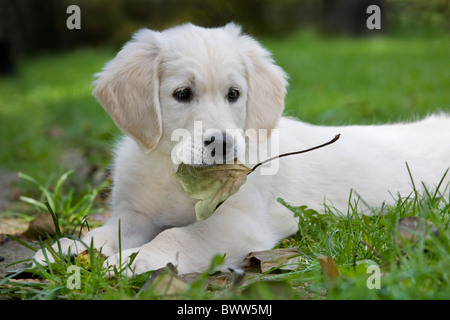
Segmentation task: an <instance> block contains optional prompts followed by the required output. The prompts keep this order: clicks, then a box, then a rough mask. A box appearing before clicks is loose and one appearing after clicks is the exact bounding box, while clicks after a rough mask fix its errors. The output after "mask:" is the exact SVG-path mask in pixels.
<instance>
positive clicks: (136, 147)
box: [35, 24, 450, 273]
mask: <svg viewBox="0 0 450 320" xmlns="http://www.w3.org/2000/svg"><path fill="white" fill-rule="evenodd" d="M95 84H96V88H95V90H94V95H95V96H96V97H97V99H98V101H99V102H100V103H101V105H102V106H103V107H104V108H105V109H106V111H107V112H108V113H109V114H110V116H111V117H112V119H113V120H114V121H115V123H116V124H117V126H118V127H120V128H121V129H122V130H123V132H125V133H126V134H127V137H125V138H124V139H123V140H122V141H121V142H120V143H119V144H118V146H117V149H116V152H115V161H114V187H113V191H112V208H113V215H112V218H111V219H110V220H109V221H108V222H107V223H106V224H105V225H104V226H102V227H100V228H98V229H95V230H93V231H91V232H89V233H88V234H87V235H86V236H85V237H84V238H83V241H84V242H85V243H87V244H89V243H90V241H91V239H93V242H94V246H95V247H97V248H101V249H102V251H103V253H105V254H106V255H108V256H109V259H108V260H107V262H106V263H107V264H110V265H114V264H118V263H119V255H118V250H119V247H118V237H119V232H118V224H119V220H120V224H121V235H120V236H121V244H122V249H123V252H122V257H123V258H126V257H128V256H130V255H131V254H132V253H135V252H139V253H138V255H137V256H136V259H135V260H134V262H133V264H132V265H131V268H132V270H134V273H142V272H145V271H148V270H153V269H157V268H161V267H164V266H165V265H166V264H167V263H168V262H172V263H174V264H175V265H176V266H177V267H178V270H179V272H181V273H187V272H194V271H202V270H204V269H205V268H207V267H208V265H209V263H210V260H211V258H212V257H213V256H214V255H216V254H226V263H225V265H224V266H222V267H223V268H226V267H228V266H236V265H238V264H239V263H241V261H242V259H243V258H244V257H245V256H246V255H247V254H248V253H249V252H251V251H257V250H264V249H270V248H271V247H273V246H274V245H275V244H276V243H277V242H278V241H279V240H280V239H282V238H284V237H287V236H289V235H291V234H292V233H295V232H296V230H297V222H296V219H295V218H294V217H293V214H292V212H290V211H289V210H287V209H286V208H285V207H284V206H283V205H281V204H280V203H279V202H277V198H279V197H281V198H283V199H284V200H285V201H287V202H288V203H292V204H294V205H307V206H309V207H311V208H314V209H317V210H319V211H320V210H322V209H323V204H324V202H326V203H327V204H328V205H330V206H333V207H335V208H336V209H338V210H340V211H341V212H343V213H345V212H347V207H348V201H349V194H350V190H352V189H353V190H354V191H355V193H357V194H358V195H360V196H361V198H362V199H363V201H364V202H363V203H364V204H365V205H366V206H368V207H372V206H374V207H375V206H380V205H382V203H383V202H384V201H386V202H387V203H389V202H392V201H393V196H397V194H398V193H400V194H402V195H408V194H410V193H411V191H412V187H411V179H410V177H409V173H408V170H407V167H406V165H405V162H408V164H409V167H410V169H411V172H412V176H413V179H414V181H415V184H416V186H420V185H421V183H420V182H424V184H426V185H428V186H431V187H433V186H435V184H436V183H438V182H439V180H440V179H441V178H442V176H443V174H444V172H445V171H446V169H447V168H448V167H449V165H450V117H449V116H447V115H439V116H432V117H428V118H427V119H425V120H423V121H420V122H416V123H411V124H395V125H380V126H348V127H320V126H314V125H310V124H306V123H302V122H299V121H296V120H293V119H288V118H284V117H281V114H282V112H283V108H284V96H285V92H286V85H287V82H286V75H285V73H284V72H283V70H282V69H281V68H280V67H278V66H276V65H274V62H273V60H272V58H271V56H270V54H269V52H268V51H266V50H265V49H264V48H262V47H261V46H260V44H259V43H258V42H257V41H255V40H254V39H252V38H251V37H249V36H246V35H243V34H242V33H241V30H240V28H239V27H238V26H236V25H235V24H228V25H227V26H225V27H224V28H217V29H205V28H200V27H196V26H193V25H191V24H186V25H182V26H180V27H176V28H172V29H169V30H166V31H163V32H155V31H151V30H147V29H144V30H140V31H138V32H137V33H136V34H135V36H134V38H133V39H132V40H131V41H130V42H128V43H127V44H126V45H125V46H124V47H123V49H122V50H121V51H120V52H119V53H118V54H117V56H116V57H115V58H114V59H113V60H112V61H110V62H109V63H108V64H107V65H106V67H105V68H104V70H103V71H102V72H100V73H99V74H97V80H96V82H95ZM275 128H277V129H278V130H276V131H273V132H272V131H267V130H270V129H275ZM259 129H265V130H261V131H258V130H259ZM264 132H268V133H269V134H270V133H272V136H271V137H269V138H268V140H266V139H265V138H267V137H264V136H263V135H261V136H259V137H258V136H257V135H258V133H264ZM337 133H340V134H341V138H340V140H339V141H337V142H336V143H334V144H333V145H331V146H328V147H326V148H324V149H320V150H317V151H314V152H311V153H307V154H304V155H301V156H291V157H286V158H283V159H280V160H278V161H275V162H271V163H268V164H267V165H264V166H261V167H260V168H259V169H257V170H256V171H255V172H254V173H252V174H251V175H249V176H248V181H247V183H246V184H245V185H244V186H242V188H241V190H240V191H239V192H237V193H236V194H234V195H233V196H231V197H230V198H229V199H228V200H227V201H225V202H224V203H223V204H222V205H221V206H220V207H219V208H218V209H217V211H216V212H215V213H214V214H213V215H212V216H211V217H210V218H208V219H206V220H204V221H196V218H195V212H194V205H195V202H196V201H195V200H193V199H191V198H190V197H189V196H188V195H187V194H186V192H185V191H184V190H183V188H182V186H181V185H180V183H179V182H178V181H177V180H176V179H175V177H174V174H175V172H176V169H177V165H178V164H179V163H180V162H185V163H188V164H192V165H194V166H204V165H208V164H212V163H218V162H220V161H219V160H224V161H228V160H230V159H234V158H236V157H237V158H238V159H239V160H241V162H245V163H247V164H248V165H249V166H251V165H254V164H256V161H258V160H264V158H267V157H269V156H273V155H276V154H279V153H284V152H291V151H297V150H301V149H305V148H308V147H312V146H315V145H318V144H321V143H323V142H326V141H328V140H330V139H331V138H333V137H334V136H335V135H336V134H337ZM267 136H268V135H267ZM256 139H258V140H257V141H258V142H259V144H256V143H255V142H254V141H256ZM261 151H264V152H261ZM258 152H259V156H258V159H257V160H255V159H256V158H255V157H254V155H255V153H258ZM252 159H253V160H252ZM448 182H449V177H448V176H447V178H446V180H445V184H447V183H448ZM355 193H353V194H355ZM80 246H81V247H80ZM69 247H71V252H72V253H73V252H75V251H76V250H83V249H84V248H83V247H82V245H81V244H80V243H75V242H73V241H72V240H68V239H63V240H62V249H63V251H64V252H67V250H68V248H69ZM35 258H36V260H37V261H38V262H40V261H43V260H44V258H43V254H42V252H38V253H37V254H36V256H35Z"/></svg>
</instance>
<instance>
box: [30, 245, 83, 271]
mask: <svg viewBox="0 0 450 320" xmlns="http://www.w3.org/2000/svg"><path fill="white" fill-rule="evenodd" d="M52 248H53V250H55V251H56V252H59V253H61V254H63V255H68V254H69V252H70V254H71V255H77V254H78V253H79V252H81V251H83V250H85V249H86V248H85V246H84V245H83V244H82V243H81V242H79V241H75V240H72V239H68V238H61V239H59V244H58V243H55V244H53V245H52ZM35 262H36V263H39V264H40V265H42V266H45V265H47V263H53V262H55V258H54V256H53V254H51V253H50V252H49V251H48V250H46V249H41V250H39V251H37V252H36V254H35V255H34V257H33V265H32V267H33V268H34V267H36V264H35Z"/></svg>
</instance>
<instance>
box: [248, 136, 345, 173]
mask: <svg viewBox="0 0 450 320" xmlns="http://www.w3.org/2000/svg"><path fill="white" fill-rule="evenodd" d="M340 136H341V135H340V134H337V135H336V136H335V137H334V138H333V139H331V140H330V141H328V142H325V143H324V144H321V145H319V146H315V147H312V148H309V149H305V150H300V151H294V152H288V153H283V154H280V155H278V156H275V157H272V158H269V159H266V160H264V161H262V162H260V163H258V164H257V165H255V166H254V167H253V168H252V169H251V171H250V172H249V173H248V174H250V173H252V172H253V171H255V170H256V168H258V167H259V166H262V165H263V164H266V163H267V162H270V161H272V160H275V159H280V158H283V157H287V156H292V155H296V154H301V153H306V152H309V151H313V150H316V149H320V148H323V147H325V146H328V145H330V144H332V143H335V142H336V141H337V140H338V139H339V137H340Z"/></svg>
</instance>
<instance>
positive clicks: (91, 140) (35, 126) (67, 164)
mask: <svg viewBox="0 0 450 320" xmlns="http://www.w3.org/2000/svg"><path fill="white" fill-rule="evenodd" d="M261 40H262V42H263V44H264V45H265V46H266V47H268V48H269V49H270V50H271V51H272V52H273V54H274V58H275V60H276V61H277V63H278V64H279V65H281V66H282V67H283V68H284V69H285V70H286V72H287V73H288V74H289V76H290V87H289V92H288V95H287V98H286V111H285V114H286V115H290V116H295V117H298V118H300V119H302V120H305V121H308V122H312V123H316V124H325V125H336V124H338V125H339V124H350V123H365V124H370V123H384V122H394V121H402V120H410V119H415V118H417V117H422V116H425V115H426V114H428V113H431V112H435V111H449V110H450V98H449V95H448V88H450V68H449V62H448V57H449V56H450V42H449V37H448V36H446V35H442V36H433V37H430V38H395V37H382V38H368V39H366V38H360V39H351V38H325V37H320V36H317V35H314V34H312V33H301V34H296V35H292V36H290V37H288V38H285V39H281V40H280V39H272V38H267V39H261ZM113 56H114V51H113V50H109V49H95V50H88V49H84V50H79V51H74V52H66V53H59V54H51V55H44V56H38V57H34V58H27V59H25V60H24V61H23V63H22V64H21V65H20V68H19V71H18V74H17V75H15V76H14V77H11V78H0V136H1V140H0V143H1V153H0V170H7V171H14V172H18V171H21V172H24V173H26V174H27V175H29V176H32V177H34V178H35V179H36V180H37V181H39V182H40V184H41V188H39V187H38V186H37V185H36V184H35V183H32V182H30V181H32V180H31V179H22V180H21V182H20V183H19V184H18V188H19V189H20V190H21V193H22V194H23V195H24V196H28V197H30V198H36V199H37V200H39V201H40V202H41V201H43V200H44V199H45V198H47V199H49V198H51V199H52V200H53V202H54V204H53V208H60V209H58V210H59V211H57V213H58V214H59V215H60V218H61V219H63V221H62V224H61V226H64V227H66V226H67V230H70V229H71V226H68V225H67V224H68V223H69V222H67V221H68V220H64V219H68V218H67V216H64V217H61V214H62V213H64V212H69V211H70V210H68V208H71V206H73V204H74V202H75V201H74V200H72V193H71V190H74V189H75V191H76V194H77V197H78V199H82V200H83V201H84V202H83V205H82V207H83V208H85V209H86V208H87V209H90V208H91V206H90V205H91V204H92V205H93V208H94V209H96V207H101V206H102V204H99V203H98V202H95V203H94V197H93V196H92V195H93V192H94V194H95V192H96V189H95V188H96V186H97V185H98V184H100V183H101V179H99V177H98V174H96V173H101V172H102V169H104V168H105V167H107V165H108V163H109V162H110V160H111V157H110V150H111V146H112V144H113V142H114V140H115V139H116V137H117V136H118V134H119V131H118V130H117V129H116V128H115V126H114V124H113V123H112V121H111V119H110V118H109V117H108V116H107V115H106V113H105V112H104V111H103V110H102V108H101V107H100V106H99V105H98V104H97V102H96V101H95V99H94V98H93V97H92V95H91V91H92V86H91V81H92V75H93V74H94V73H95V72H98V71H99V70H100V69H101V68H102V66H103V65H104V63H105V62H106V61H108V60H109V59H111V58H112V57H113ZM412 147H413V146H412ZM443 147H444V146H443ZM67 155H69V156H67ZM67 158H69V160H68V159H67ZM70 158H77V159H81V160H80V161H81V164H76V163H75V164H74V162H73V161H70ZM74 166H75V168H73V167H74ZM86 168H87V169H86ZM68 169H76V170H79V172H77V174H75V175H71V176H69V177H67V180H66V181H64V187H61V185H60V187H61V188H60V189H58V188H55V185H57V181H58V178H59V177H61V176H62V175H63V173H64V172H66V171H67V170H68ZM83 169H84V170H83ZM83 172H84V173H83ZM77 176H78V180H79V181H78V182H77V183H72V184H71V183H70V181H72V179H74V180H76V179H77ZM80 177H81V178H80ZM65 178H66V177H65ZM80 179H81V180H80ZM415 183H420V182H415ZM437 183H439V181H436V184H437ZM92 184H93V185H94V187H90V185H92ZM287 187H289V186H287ZM445 187H446V186H441V188H440V190H439V191H440V192H443V191H444V189H445ZM55 189H58V194H56V195H55ZM440 192H437V191H435V190H429V192H428V193H426V194H423V195H420V194H417V193H416V192H414V190H411V195H410V196H409V197H408V198H403V199H398V201H397V204H396V205H394V206H386V207H383V208H379V209H376V210H374V212H373V214H372V216H363V217H361V216H360V215H359V214H358V204H357V203H351V204H349V212H348V214H346V215H343V214H341V213H336V212H333V210H332V209H331V208H329V209H328V211H327V214H325V215H318V214H317V213H316V212H314V211H312V210H309V209H308V208H304V207H300V208H291V210H292V212H293V214H294V215H297V216H298V217H299V231H298V233H297V234H296V235H295V236H293V237H291V238H289V239H285V240H283V241H281V242H280V244H279V248H291V249H292V250H294V251H295V252H298V254H296V256H297V257H296V258H297V259H296V260H295V263H294V267H291V268H288V269H291V270H284V269H283V268H278V267H275V268H274V269H272V270H269V271H267V272H261V270H259V271H257V272H253V273H249V274H248V275H247V276H246V278H245V279H244V282H240V283H238V281H237V280H236V277H237V278H239V276H237V275H231V278H233V277H234V278H233V279H234V280H230V281H228V282H227V281H225V280H223V279H221V278H220V277H221V276H220V275H215V276H209V275H208V274H206V273H205V274H202V275H200V276H197V278H196V279H195V280H193V281H192V280H191V281H189V280H186V279H184V278H181V279H180V278H179V277H178V276H176V275H175V274H174V273H173V271H170V270H167V271H166V272H165V273H163V274H162V275H160V276H157V277H151V275H150V274H144V275H142V276H140V277H137V278H134V279H127V278H123V277H120V276H119V277H118V279H112V280H105V279H104V278H103V275H104V271H102V270H100V268H97V267H98V266H99V263H100V262H98V263H97V265H96V263H95V262H94V267H92V268H91V269H90V270H88V269H86V268H84V269H82V270H83V271H82V274H81V276H82V279H83V283H82V288H81V289H80V290H72V289H68V288H67V285H66V284H67V283H68V282H67V281H68V280H69V278H70V275H71V274H68V273H67V272H66V271H67V267H68V266H69V265H71V264H72V263H73V262H71V261H66V260H64V259H63V258H61V259H60V264H59V265H57V266H54V267H53V268H51V269H46V270H44V269H42V270H39V271H38V273H39V275H40V277H42V278H43V279H44V280H43V282H42V283H34V282H30V283H23V282H14V283H13V282H11V280H10V279H8V278H0V296H1V295H3V296H10V297H19V298H32V299H33V298H34V299H56V298H57V299H92V298H97V299H103V298H104V299H107V298H125V297H127V298H167V297H169V296H171V294H169V291H170V290H167V287H164V288H163V289H161V285H159V284H160V283H170V284H172V283H178V285H177V286H176V288H175V289H173V291H170V292H172V297H181V298H199V299H210V298H217V297H219V298H235V299H241V298H269V299H270V298H271V299H273V298H277V297H281V298H300V299H303V298H308V299H324V298H328V299H345V298H349V299H366V298H367V299H449V298H450V289H449V288H450V283H449V282H450V271H449V270H450V242H449V239H450V229H449V223H450V218H449V217H450V204H449V203H450V199H448V197H447V198H444V197H442V196H441V193H440ZM74 197H75V196H74ZM280 201H281V202H283V201H282V199H280ZM69 202H70V203H69ZM28 203H30V201H29V202H28ZM34 204H35V205H36V203H34ZM286 205H287V206H289V204H286ZM37 207H38V209H39V210H40V211H47V210H45V205H44V204H43V203H41V204H40V205H37ZM25 211H26V212H35V207H34V206H31V205H30V206H29V208H27V209H26V210H25ZM88 211H89V210H88ZM3 216H5V214H3ZM405 217H416V218H414V219H413V220H412V223H416V224H417V225H419V227H418V229H420V230H419V231H418V233H417V234H416V237H415V239H413V240H411V239H409V238H408V237H406V236H405V234H404V233H403V231H402V227H403V223H404V221H408V220H402V218H405ZM0 219H2V214H1V213H0ZM422 224H423V225H424V226H426V227H422ZM408 226H409V225H408ZM414 226H415V225H414V224H413V227H412V228H413V229H414V228H415V227H414ZM409 228H411V226H409ZM403 229H404V228H403ZM436 230H437V231H436ZM63 231H66V229H64V230H63ZM438 233H439V235H437V234H438ZM404 238H408V239H409V240H408V239H404ZM41 245H45V244H41ZM320 255H322V256H320ZM319 256H320V257H321V258H319ZM324 257H328V258H324ZM324 259H325V260H324ZM327 259H328V260H327ZM96 261H97V260H96ZM323 261H328V262H327V263H326V262H323ZM285 262H286V263H287V261H285ZM320 262H323V263H325V265H321V263H320ZM215 263H220V258H217V259H216V261H215ZM334 263H335V264H336V266H337V267H333V265H334ZM327 264H328V266H327ZM95 265H96V266H97V267H96V266H95ZM372 265H375V266H376V267H377V268H378V269H374V270H379V271H380V273H378V274H377V273H374V274H373V275H374V276H379V279H378V280H379V282H380V287H379V288H377V286H376V284H377V283H376V281H377V279H376V277H373V278H370V279H373V280H374V282H373V283H372V284H374V286H375V288H373V289H370V288H369V287H370V285H368V283H369V277H370V276H371V274H370V273H367V270H369V269H368V268H369V266H372ZM336 268H337V269H338V270H339V271H338V272H334V271H333V270H335V269H336ZM327 269H328V270H332V271H331V275H330V274H328V273H327V271H325V270H327ZM333 272H334V274H335V275H334V276H333ZM336 274H339V275H336ZM227 276H228V275H227ZM164 277H165V278H164ZM155 278H156V279H157V280H155ZM218 279H219V280H218ZM267 279H270V280H271V281H270V282H267V281H260V280H267ZM370 281H372V280H370ZM218 283H222V284H223V283H226V284H225V285H219V284H218ZM205 288H207V289H205ZM161 290H162V291H161ZM171 290H172V289H171Z"/></svg>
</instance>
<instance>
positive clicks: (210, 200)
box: [175, 163, 252, 220]
mask: <svg viewBox="0 0 450 320" xmlns="http://www.w3.org/2000/svg"><path fill="white" fill-rule="evenodd" d="M251 171H252V170H251V169H250V168H248V167H246V166H245V165H243V164H217V165H212V166H205V167H192V166H189V165H186V164H184V163H182V164H180V166H179V167H178V170H177V173H176V174H175V177H176V178H177V179H178V180H179V181H180V182H181V185H182V186H183V188H184V190H185V191H186V192H187V193H188V195H189V196H190V197H191V198H193V199H197V200H199V201H198V202H197V203H196V204H195V214H196V217H197V220H205V219H207V218H209V217H210V216H211V215H212V214H213V213H214V211H215V210H216V209H217V208H218V207H219V206H220V205H221V204H222V203H223V202H224V201H225V200H226V199H227V198H228V197H230V196H231V195H233V194H235V193H236V192H238V190H239V188H240V187H241V186H242V185H243V184H244V183H245V182H246V181H247V175H248V174H249V173H250V172H251Z"/></svg>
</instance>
